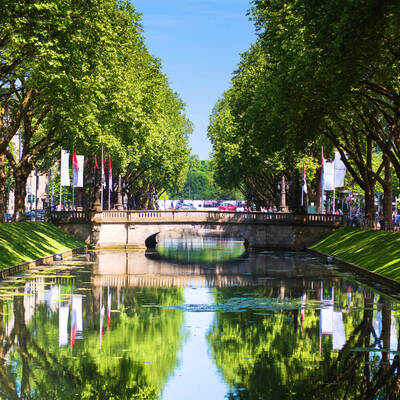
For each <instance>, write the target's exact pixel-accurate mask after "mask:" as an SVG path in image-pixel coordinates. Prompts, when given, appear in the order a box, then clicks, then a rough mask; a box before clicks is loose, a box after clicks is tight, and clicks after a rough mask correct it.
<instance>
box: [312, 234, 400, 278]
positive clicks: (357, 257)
mask: <svg viewBox="0 0 400 400" xmlns="http://www.w3.org/2000/svg"><path fill="white" fill-rule="evenodd" d="M313 248H315V249H316V250H319V251H322V252H324V253H327V254H331V255H333V256H336V257H339V258H342V259H344V260H346V261H349V262H352V263H354V264H357V265H359V266H362V267H364V268H367V269H369V270H370V271H374V272H378V273H380V274H384V275H386V276H388V277H390V278H393V279H398V280H400V233H398V232H385V231H375V230H371V229H367V230H361V229H356V228H350V227H346V228H342V229H339V230H338V231H336V232H335V233H333V234H332V235H330V236H328V237H327V238H326V239H324V240H322V241H321V242H320V243H318V245H316V246H314V247H313Z"/></svg>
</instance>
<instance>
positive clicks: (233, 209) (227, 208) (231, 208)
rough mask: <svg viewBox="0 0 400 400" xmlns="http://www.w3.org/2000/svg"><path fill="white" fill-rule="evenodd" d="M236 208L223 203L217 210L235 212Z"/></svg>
mask: <svg viewBox="0 0 400 400" xmlns="http://www.w3.org/2000/svg"><path fill="white" fill-rule="evenodd" d="M236 209H237V206H236V205H234V204H230V203H223V204H221V205H219V206H218V210H220V211H236Z"/></svg>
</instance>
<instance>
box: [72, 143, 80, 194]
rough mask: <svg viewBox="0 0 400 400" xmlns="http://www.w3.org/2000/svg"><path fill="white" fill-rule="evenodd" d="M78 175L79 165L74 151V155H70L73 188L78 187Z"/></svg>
mask: <svg viewBox="0 0 400 400" xmlns="http://www.w3.org/2000/svg"><path fill="white" fill-rule="evenodd" d="M78 175H79V165H78V159H77V158H76V153H75V150H74V153H73V154H72V184H73V186H74V187H77V186H78Z"/></svg>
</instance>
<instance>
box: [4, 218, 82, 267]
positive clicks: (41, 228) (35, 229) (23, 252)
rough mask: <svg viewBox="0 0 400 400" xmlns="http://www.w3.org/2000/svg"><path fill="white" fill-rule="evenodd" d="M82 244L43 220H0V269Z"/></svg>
mask: <svg viewBox="0 0 400 400" xmlns="http://www.w3.org/2000/svg"><path fill="white" fill-rule="evenodd" d="M84 245H85V243H84V242H81V241H80V240H77V239H75V238H73V237H72V236H70V235H68V234H67V233H65V232H63V231H61V230H60V229H58V228H56V227H55V226H53V225H51V224H47V223H44V222H15V223H8V224H0V269H3V268H8V267H12V266H14V265H17V264H20V263H22V262H24V261H31V260H36V259H37V258H41V257H45V256H49V255H51V254H54V253H59V252H61V251H65V250H69V249H73V248H76V247H80V246H84Z"/></svg>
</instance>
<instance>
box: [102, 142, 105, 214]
mask: <svg viewBox="0 0 400 400" xmlns="http://www.w3.org/2000/svg"><path fill="white" fill-rule="evenodd" d="M104 179H105V176H104V152H103V146H101V211H103V196H104V194H103V188H104V182H103V180H104Z"/></svg>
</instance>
